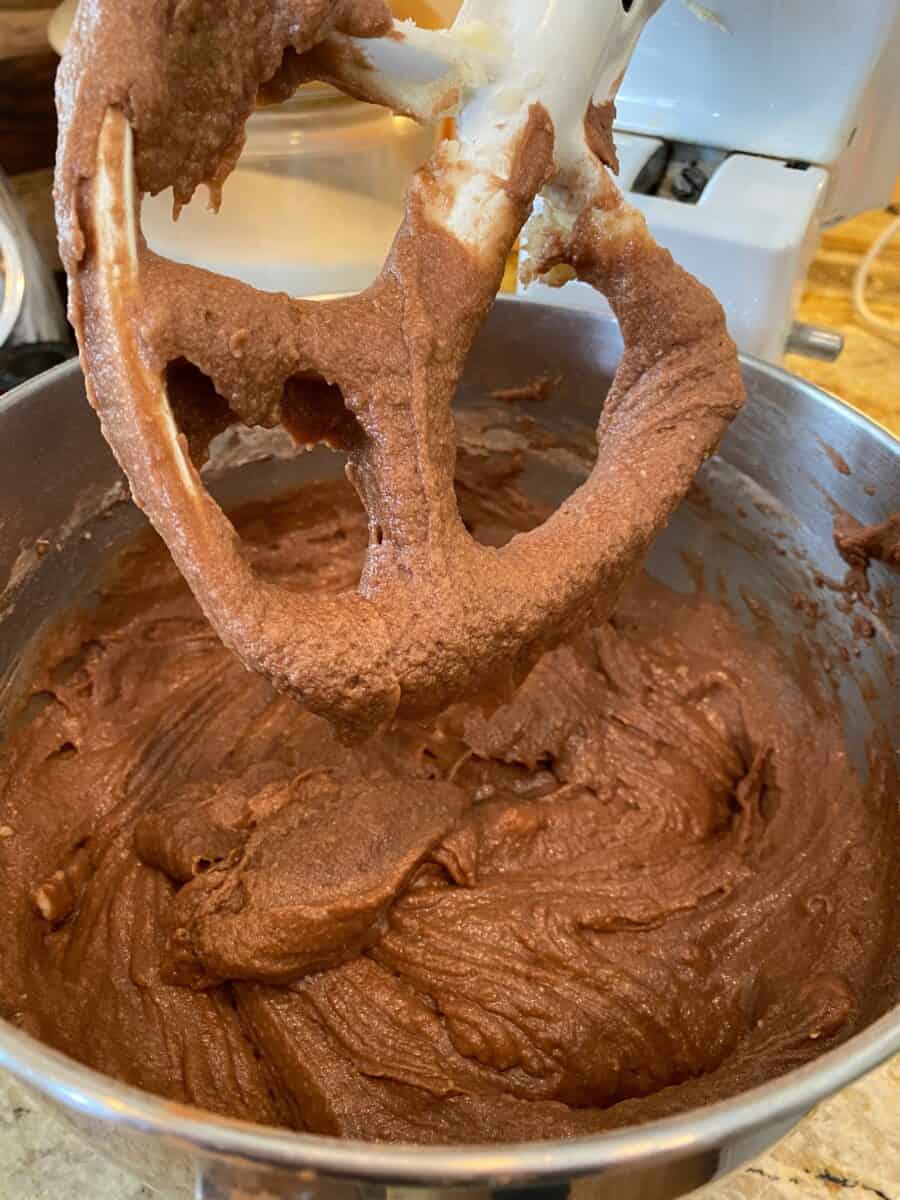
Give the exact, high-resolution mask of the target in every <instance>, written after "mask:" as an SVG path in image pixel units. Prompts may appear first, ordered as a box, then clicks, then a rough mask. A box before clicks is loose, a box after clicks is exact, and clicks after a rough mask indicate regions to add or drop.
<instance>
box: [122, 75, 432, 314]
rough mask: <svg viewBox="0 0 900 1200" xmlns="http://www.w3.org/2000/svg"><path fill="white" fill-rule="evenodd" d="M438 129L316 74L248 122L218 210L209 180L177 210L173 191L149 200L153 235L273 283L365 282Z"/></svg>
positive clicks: (163, 248)
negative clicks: (352, 95) (350, 94)
mask: <svg viewBox="0 0 900 1200" xmlns="http://www.w3.org/2000/svg"><path fill="white" fill-rule="evenodd" d="M435 139H436V133H435V131H434V130H433V129H426V128H422V127H420V126H417V125H416V124H415V123H414V122H412V121H410V120H408V119H407V118H406V117H395V116H393V115H391V114H390V113H388V112H386V111H385V110H384V109H381V108H377V107H374V106H373V105H369V104H362V103H359V102H358V101H355V100H350V99H348V98H347V97H345V96H342V95H341V94H340V93H338V92H336V91H335V90H334V89H333V88H330V87H327V86H325V85H319V84H311V85H308V86H306V87H303V88H301V89H300V91H299V92H298V93H297V95H296V96H294V97H293V98H292V99H291V100H290V101H288V102H287V103H286V104H281V105H277V106H274V107H272V108H268V109H261V110H260V111H258V112H257V113H254V115H253V116H252V117H251V118H250V120H249V122H248V124H247V142H246V145H245V148H244V152H243V154H242V155H241V159H240V162H239V163H238V165H237V168H236V169H235V171H234V172H233V174H232V175H231V176H230V177H229V178H228V180H227V182H226V184H225V189H224V192H223V196H222V205H221V208H220V210H219V212H218V213H217V214H214V213H211V212H210V211H209V210H208V208H207V206H206V194H205V191H204V190H203V189H200V190H199V191H198V192H197V194H196V195H195V197H194V199H193V201H192V202H191V204H190V205H189V206H188V207H187V208H185V209H183V210H182V212H181V215H180V216H179V218H178V220H177V221H173V220H172V194H171V192H163V193H162V194H161V195H159V196H155V197H148V198H147V199H145V201H144V206H143V212H142V223H143V229H144V235H145V237H146V238H147V241H148V243H149V245H150V246H151V248H152V249H154V250H156V251H157V252H158V253H160V254H164V255H166V256H167V257H168V258H172V259H175V260H176V261H178V262H185V263H190V264H192V265H194V266H200V267H207V268H208V269H210V270H213V271H218V272H219V273H221V274H224V275H231V276H234V277H235V278H238V279H243V280H244V281H245V282H247V283H250V284H253V286H254V287H257V288H260V289H262V290H263V291H285V292H289V293H290V294H291V295H294V296H321V295H331V294H334V293H339V292H352V291H359V290H361V289H362V288H365V287H367V286H368V284H370V283H371V282H372V280H373V279H374V278H375V276H376V274H377V273H378V270H379V268H380V267H381V264H382V262H383V261H384V258H385V255H386V254H387V252H388V250H389V248H390V245H391V242H392V240H393V237H394V234H395V233H396V231H397V227H398V225H399V224H400V220H401V218H402V214H403V195H404V192H405V190H406V186H407V183H408V181H409V177H410V175H411V173H412V172H413V171H414V170H415V169H416V168H417V167H418V166H420V165H421V164H422V163H423V162H424V161H425V160H426V159H427V158H428V157H429V155H430V154H431V152H432V150H433V148H434V145H435Z"/></svg>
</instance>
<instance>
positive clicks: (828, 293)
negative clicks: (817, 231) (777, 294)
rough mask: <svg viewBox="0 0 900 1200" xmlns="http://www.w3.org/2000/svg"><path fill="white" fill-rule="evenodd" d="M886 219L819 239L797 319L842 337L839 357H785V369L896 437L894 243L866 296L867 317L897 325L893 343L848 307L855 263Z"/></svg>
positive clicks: (899, 366)
mask: <svg viewBox="0 0 900 1200" xmlns="http://www.w3.org/2000/svg"><path fill="white" fill-rule="evenodd" d="M898 199H900V188H898ZM898 211H900V206H898ZM893 219H894V217H893V214H892V213H891V212H889V211H886V210H882V211H878V212H867V213H863V215H862V216H859V217H856V218H854V220H852V221H846V222H845V223H844V224H842V225H837V226H835V228H834V229H832V230H830V231H829V232H828V233H826V235H825V238H824V240H823V242H822V246H821V248H820V250H819V252H818V254H817V255H816V258H815V261H814V262H813V264H812V267H811V269H810V272H809V275H808V277H807V282H806V290H805V292H804V295H803V300H802V302H801V304H800V310H799V313H798V318H799V320H801V321H807V322H808V323H809V324H811V325H824V326H827V327H828V328H830V329H834V330H837V331H839V332H840V333H842V334H843V335H844V338H845V346H844V352H843V354H842V355H841V357H840V358H839V359H838V360H837V362H835V363H821V362H814V361H813V360H811V359H808V358H801V357H800V356H799V355H796V354H789V355H788V356H787V357H786V359H785V366H786V367H787V369H788V370H789V371H793V372H794V373H795V374H797V375H801V376H802V377H803V378H804V379H808V380H810V382H812V383H815V384H817V385H818V386H819V387H821V388H825V389H826V391H829V392H832V393H834V395H836V396H840V397H841V399H842V400H846V401H847V403H848V404H852V405H853V406H854V407H855V408H858V409H860V410H861V411H862V412H864V413H866V415H867V416H870V417H873V418H874V419H875V420H876V421H880V422H881V423H882V424H883V425H885V426H886V427H887V428H888V429H889V430H890V431H891V432H892V433H893V434H894V436H895V437H898V438H900V236H897V237H895V238H894V240H893V241H892V242H891V243H890V244H889V245H888V247H887V248H886V249H885V251H884V253H883V254H882V255H881V257H880V258H879V260H878V263H877V264H876V266H875V267H874V269H873V271H872V274H871V277H870V282H869V288H868V291H867V297H868V300H869V304H870V305H871V307H872V308H873V310H874V311H875V312H876V313H877V314H878V315H879V316H881V317H884V318H886V319H887V320H890V321H896V322H897V325H898V333H897V336H896V337H895V338H891V337H886V336H884V335H879V334H878V333H876V332H875V331H874V330H871V329H869V328H868V327H867V326H866V325H864V324H863V323H862V322H861V321H860V320H859V318H858V317H857V316H856V314H855V312H854V310H853V303H852V300H851V289H852V284H853V275H854V272H855V271H856V268H857V266H858V265H859V262H860V260H861V259H862V257H863V255H864V254H865V252H866V250H867V249H868V248H869V246H871V245H872V243H873V241H874V240H875V238H877V237H878V236H879V234H880V233H881V232H882V230H884V229H885V228H886V227H887V226H888V225H889V224H890V222H891V221H892V220H893Z"/></svg>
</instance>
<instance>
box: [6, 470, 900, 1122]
mask: <svg viewBox="0 0 900 1200" xmlns="http://www.w3.org/2000/svg"><path fill="white" fill-rule="evenodd" d="M477 479H478V476H471V475H469V476H467V477H466V478H464V481H463V483H462V484H461V485H460V488H459V491H460V496H461V511H462V513H463V516H464V518H465V519H466V522H467V524H468V526H469V527H470V528H471V529H472V530H473V532H474V534H475V536H476V537H477V536H479V534H481V535H482V536H483V537H490V538H491V539H492V540H497V538H498V529H500V528H501V526H502V524H503V523H505V525H506V531H507V532H513V531H515V530H520V529H523V528H526V527H528V526H529V525H531V524H533V523H534V514H533V513H532V512H531V510H530V508H529V506H528V505H527V504H525V502H524V501H523V500H522V499H521V497H518V496H517V494H516V493H515V491H514V490H513V489H511V488H506V489H503V488H498V485H497V483H496V480H493V481H492V480H490V479H488V480H484V479H483V477H482V485H481V489H483V490H480V487H479V484H478V482H477ZM237 525H238V528H239V529H240V531H241V533H242V535H243V537H244V539H245V543H246V545H247V548H248V549H247V552H248V553H249V554H250V555H251V556H252V560H253V564H254V567H255V568H256V569H257V570H258V571H259V573H260V574H261V576H262V577H264V578H266V579H271V580H274V581H277V582H279V583H281V584H283V585H285V586H287V587H291V588H297V589H303V590H310V589H321V590H329V591H335V590H338V589H340V588H343V587H347V586H349V585H350V584H351V582H352V580H353V579H354V578H355V577H356V573H357V572H358V570H359V565H360V561H361V559H362V556H363V554H364V552H365V546H366V536H367V535H366V522H365V517H364V515H363V513H362V512H361V510H360V507H359V502H358V500H357V499H356V497H355V495H354V494H353V492H352V491H351V489H350V488H349V487H348V486H346V485H341V484H325V483H323V484H318V485H312V486H310V487H307V488H305V489H303V490H302V491H301V492H299V493H298V494H297V495H296V496H294V497H289V498H287V499H285V500H283V501H281V502H277V503H266V504H265V505H258V506H255V507H253V508H251V509H247V510H245V511H244V512H243V513H242V515H241V516H240V517H239V518H238V520H237ZM43 661H44V665H43V667H42V669H41V670H40V671H39V672H38V673H37V675H36V678H35V682H34V689H35V692H36V693H37V694H38V696H39V698H40V701H41V702H42V703H43V707H42V709H41V711H40V712H39V713H38V714H37V716H35V717H34V718H33V719H32V720H31V721H30V722H29V723H27V724H25V725H24V726H23V727H22V728H21V729H19V730H18V731H17V732H16V733H15V734H14V735H13V737H12V738H11V740H10V741H9V743H8V744H7V746H6V748H5V749H4V750H3V751H2V757H0V827H2V829H3V832H4V834H5V835H6V836H5V837H3V838H2V839H0V886H2V890H3V895H4V897H5V898H6V903H5V904H4V906H3V909H2V912H0V1015H2V1016H3V1017H5V1018H7V1019H9V1020H12V1021H13V1022H15V1023H16V1024H17V1025H19V1026H20V1027H21V1028H23V1029H26V1030H27V1031H28V1032H30V1033H32V1034H34V1035H35V1036H36V1037H38V1038H40V1039H41V1040H43V1041H45V1042H47V1043H49V1044H51V1045H53V1046H56V1047H58V1048H59V1049H61V1050H64V1051H65V1052H67V1053H69V1054H71V1055H73V1056H74V1057H75V1058H77V1059H79V1060H81V1061H82V1062H85V1063H88V1064H90V1065H91V1066H94V1067H96V1068H98V1069H100V1070H102V1071H105V1072H108V1073H109V1074H111V1075H114V1076H115V1077H117V1078H119V1079H122V1080H125V1081H127V1082H129V1083H132V1084H134V1085H136V1086H138V1087H141V1088H144V1089H147V1090H149V1091H151V1092H154V1093H157V1094H159V1095H163V1096H168V1097H171V1098H172V1099H176V1100H180V1101H187V1102H189V1103H193V1104H196V1105H199V1106H201V1107H204V1108H207V1109H211V1110H213V1111H215V1112H220V1113H227V1114H229V1115H232V1116H237V1117H243V1118H246V1119H250V1120H254V1121H263V1122H267V1123H271V1124H276V1125H286V1126H290V1127H293V1128H297V1129H306V1130H311V1131H314V1132H320V1133H328V1134H339V1135H342V1136H347V1137H358V1138H364V1139H372V1140H385V1141H398V1140H399V1141H415V1142H426V1143H428V1142H431V1143H454V1142H483V1141H485V1140H502V1141H515V1140H519V1139H534V1138H548V1139H549V1138H558V1137H565V1136H571V1135H576V1134H581V1133H587V1132H589V1131H592V1130H598V1129H604V1128H608V1127H611V1126H616V1125H622V1124H630V1123H632V1122H635V1121H641V1120H646V1119H649V1118H651V1117H654V1116H658V1115H661V1114H665V1113H670V1112H674V1111H678V1110H680V1109H685V1108H689V1107H695V1106H699V1105H701V1104H704V1103H707V1102H709V1101H711V1100H714V1099H717V1098H720V1097H724V1096H727V1095H730V1094H733V1093H734V1092H736V1091H739V1090H741V1089H743V1088H745V1087H747V1086H750V1085H752V1084H754V1083H756V1082H759V1081H761V1080H763V1079H766V1078H769V1077H772V1076H774V1075H776V1074H779V1073H781V1072H783V1071H785V1070H787V1069H789V1068H791V1067H793V1066H795V1065H797V1064H799V1063H801V1062H804V1061H806V1060H807V1059H809V1058H812V1057H813V1056H815V1055H817V1054H819V1053H821V1052H822V1051H823V1050H825V1049H827V1048H828V1047H829V1046H831V1045H833V1044H834V1043H835V1042H836V1041H838V1040H841V1039H843V1038H845V1037H847V1036H849V1035H850V1034H851V1033H853V1032H854V1031H855V1030H856V1029H857V1028H858V1027H859V1026H860V1024H861V1023H862V1022H863V1021H865V1020H867V1019H870V1017H871V1010H872V1007H873V1005H874V1004H877V1003H878V996H879V994H880V992H879V989H880V988H882V987H887V986H889V972H890V968H889V965H888V964H889V962H890V956H891V955H892V954H893V953H894V951H895V948H896V933H897V931H896V928H895V924H896V922H895V921H894V920H893V918H892V916H891V914H892V912H896V911H897V898H898V877H900V863H898V858H900V854H898V846H900V840H898V837H897V832H898V831H897V798H898V786H897V780H896V777H890V776H888V775H887V773H886V772H887V768H886V767H884V766H883V765H882V767H881V768H879V769H877V770H874V771H873V773H872V776H871V781H870V783H869V785H868V787H865V788H864V787H863V785H862V784H861V783H860V781H859V780H858V779H857V777H856V775H855V773H854V771H853V770H852V769H851V767H850V766H849V764H848V762H847V753H846V747H845V744H844V740H843V734H842V731H841V728H840V725H839V722H838V719H837V717H836V715H835V713H834V711H833V709H832V707H831V705H830V703H829V701H828V700H827V699H826V698H825V697H822V696H817V695H816V693H815V691H814V690H811V688H810V685H809V683H808V682H804V681H802V680H797V679H794V678H793V677H792V675H791V673H790V672H789V671H788V669H787V668H786V666H785V664H784V663H783V662H782V661H780V660H779V658H778V655H777V654H776V653H775V651H774V650H773V649H772V648H771V647H770V646H767V645H766V644H765V643H763V642H762V641H760V640H759V639H757V638H754V637H752V636H750V635H748V634H747V633H745V632H742V631H740V630H739V629H738V628H737V626H736V624H735V623H734V621H733V620H732V619H731V617H730V616H729V615H728V614H727V613H726V612H725V611H724V610H723V609H722V608H720V607H718V606H717V604H715V603H714V602H713V601H711V600H709V599H703V598H686V597H683V596H676V595H675V594H673V593H670V592H668V591H666V590H665V589H663V588H661V587H660V586H659V585H655V584H653V583H651V582H650V581H648V580H646V579H645V580H641V581H640V582H638V583H637V584H636V585H634V586H633V587H632V588H631V589H630V590H629V591H628V592H627V594H626V596H625V597H624V599H623V600H622V601H621V602H620V604H619V607H618V609H617V612H616V614H615V616H614V618H613V620H612V621H611V622H609V623H595V624H592V625H590V626H589V627H588V628H587V629H585V630H584V631H583V632H582V633H580V634H578V635H577V636H576V637H574V638H573V639H571V640H570V641H569V642H568V643H567V644H565V645H563V646H562V647H560V648H559V649H557V650H556V651H554V652H551V653H550V654H548V655H546V656H545V657H544V658H543V659H542V660H541V662H540V663H539V664H538V666H537V667H536V668H535V670H534V671H533V672H532V674H531V675H530V676H529V678H528V680H527V681H526V682H525V684H524V685H523V686H522V688H521V689H520V690H519V691H518V692H517V693H516V694H515V695H514V696H513V697H512V699H511V700H510V701H509V702H508V703H506V704H501V705H500V706H499V707H497V708H494V709H493V711H485V710H482V708H480V707H479V706H478V705H474V704H462V705H457V706H454V707H453V708H451V709H450V710H448V711H447V712H446V713H445V714H443V715H442V716H441V717H440V718H438V719H437V720H435V721H428V722H416V721H411V720H410V721H400V722H398V723H396V724H395V725H394V727H393V728H392V729H391V730H390V731H389V732H387V733H385V734H383V735H381V736H380V737H378V738H376V739H373V740H370V741H367V742H364V743H362V744H356V745H354V746H352V747H349V748H348V747H347V746H346V745H343V744H342V743H341V742H340V741H339V740H338V739H337V737H336V735H335V734H334V732H333V730H332V728H331V726H330V725H329V724H327V723H326V722H325V721H324V720H322V719H321V718H319V717H316V716H313V715H311V714H310V713H309V712H307V711H304V710H303V709H302V708H301V707H299V706H298V705H297V704H296V703H295V702H294V701H293V700H292V699H290V698H288V697H284V696H279V695H278V694H276V693H275V692H274V691H273V690H272V688H271V687H270V685H269V684H268V683H267V682H266V681H265V680H263V679H262V678H261V677H260V676H257V675H255V674H251V673H248V672H247V671H245V670H244V669H243V668H242V667H241V665H240V664H239V662H238V661H237V660H236V659H235V658H234V657H233V656H232V655H231V654H230V653H229V652H228V651H227V650H226V649H225V648H224V647H223V646H222V645H221V643H220V642H219V640H218V638H217V637H216V636H215V634H214V633H213V632H212V630H211V629H210V628H209V626H208V625H207V624H206V622H205V620H204V619H203V617H202V615H201V614H200V612H199V610H198V607H197V605H196V602H195V601H194V600H193V598H192V597H191V595H190V592H189V591H188V589H187V587H186V585H185V584H184V583H183V581H182V579H181V577H180V575H179V574H178V572H177V571H176V569H175V567H174V566H173V565H172V563H171V560H170V559H169V558H168V555H167V554H166V552H165V549H164V547H163V546H162V545H161V543H159V542H157V541H156V540H153V541H151V540H149V536H148V537H145V538H144V539H143V540H142V541H140V542H139V543H138V544H137V545H136V546H135V547H134V548H133V549H131V550H130V551H129V552H128V553H127V554H126V555H125V557H124V558H123V560H122V562H121V564H120V566H119V568H118V570H117V573H116V574H115V576H114V577H113V578H112V579H111V580H110V581H109V583H108V584H107V585H106V586H105V588H104V591H103V596H102V600H101V602H100V604H99V607H97V608H96V610H95V611H92V612H91V613H90V614H82V615H77V614H76V615H73V616H72V617H71V618H70V619H69V620H68V621H67V622H66V624H65V625H64V626H63V627H62V629H61V630H60V632H59V633H58V634H57V635H56V636H55V638H54V640H53V642H52V643H51V644H50V645H48V647H47V649H46V653H45V656H44V660H43Z"/></svg>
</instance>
